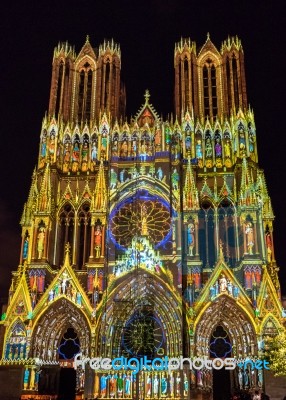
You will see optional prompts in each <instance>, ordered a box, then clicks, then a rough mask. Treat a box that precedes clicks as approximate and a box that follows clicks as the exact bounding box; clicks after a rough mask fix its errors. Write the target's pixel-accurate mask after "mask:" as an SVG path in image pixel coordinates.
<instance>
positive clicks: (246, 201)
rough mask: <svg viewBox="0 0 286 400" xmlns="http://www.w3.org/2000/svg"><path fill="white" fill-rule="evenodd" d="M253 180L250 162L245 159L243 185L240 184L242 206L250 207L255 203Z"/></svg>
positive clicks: (242, 172)
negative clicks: (249, 166)
mask: <svg viewBox="0 0 286 400" xmlns="http://www.w3.org/2000/svg"><path fill="white" fill-rule="evenodd" d="M253 189H254V188H253V180H252V177H251V174H250V173H249V168H248V162H247V160H246V158H245V157H243V161H242V170H241V183H240V196H239V197H240V202H241V203H242V205H250V204H252V203H253V201H254V196H253V194H254V190H253Z"/></svg>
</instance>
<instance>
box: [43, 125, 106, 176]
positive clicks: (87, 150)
mask: <svg viewBox="0 0 286 400" xmlns="http://www.w3.org/2000/svg"><path fill="white" fill-rule="evenodd" d="M99 138H100V142H99V141H98V136H97V135H92V138H91V141H90V140H89V137H88V135H87V134H85V135H84V136H83V138H82V140H81V139H80V137H79V135H75V136H74V138H73V140H71V138H70V136H69V135H66V136H65V138H64V140H63V144H61V143H58V146H57V154H56V155H57V159H58V162H59V164H60V165H61V166H62V168H63V172H68V171H70V170H71V171H72V172H76V171H78V170H81V171H83V172H84V171H87V170H88V169H89V168H90V169H91V170H94V166H95V164H96V161H98V160H99V157H100V159H106V156H107V148H108V138H107V133H106V131H104V130H103V131H102V135H100V136H99ZM55 148H56V137H55V134H54V133H51V134H50V137H49V139H47V134H46V135H44V134H43V136H42V141H41V148H40V167H43V166H44V165H45V162H46V161H47V160H48V159H49V160H50V161H51V162H53V161H54V159H55Z"/></svg>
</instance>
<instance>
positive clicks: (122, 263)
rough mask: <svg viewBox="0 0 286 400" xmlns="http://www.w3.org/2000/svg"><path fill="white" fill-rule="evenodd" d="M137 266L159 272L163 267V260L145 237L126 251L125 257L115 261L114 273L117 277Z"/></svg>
mask: <svg viewBox="0 0 286 400" xmlns="http://www.w3.org/2000/svg"><path fill="white" fill-rule="evenodd" d="M135 267H140V268H146V269H148V270H150V271H152V272H156V273H157V274H159V273H160V271H161V270H162V269H163V265H162V261H161V260H160V258H159V257H158V256H157V255H156V254H155V252H154V250H153V249H151V248H150V247H149V246H148V243H147V241H146V240H145V239H144V238H142V239H138V240H137V241H136V243H135V246H133V247H132V248H131V249H128V250H127V251H126V253H125V255H124V258H122V259H117V260H116V261H115V265H114V267H113V274H114V275H115V276H116V277H117V276H120V275H121V274H123V273H127V272H130V271H131V270H132V269H133V268H135Z"/></svg>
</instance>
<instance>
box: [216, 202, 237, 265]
mask: <svg viewBox="0 0 286 400" xmlns="http://www.w3.org/2000/svg"><path fill="white" fill-rule="evenodd" d="M235 214H236V211H235V208H234V207H233V205H232V204H231V203H230V202H229V201H228V200H227V199H224V200H223V201H222V202H221V203H220V205H219V208H218V230H219V240H221V242H222V243H223V251H224V257H225V260H226V261H227V262H228V264H229V265H230V266H231V267H235V263H236V241H235Z"/></svg>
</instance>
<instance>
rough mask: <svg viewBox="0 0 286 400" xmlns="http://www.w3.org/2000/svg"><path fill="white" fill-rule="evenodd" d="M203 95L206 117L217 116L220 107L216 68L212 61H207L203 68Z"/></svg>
mask: <svg viewBox="0 0 286 400" xmlns="http://www.w3.org/2000/svg"><path fill="white" fill-rule="evenodd" d="M203 95H204V112H205V116H209V117H214V116H216V115H217V107H218V104H217V82H216V67H215V65H214V63H213V62H212V60H211V59H207V60H206V62H205V65H204V66H203Z"/></svg>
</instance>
